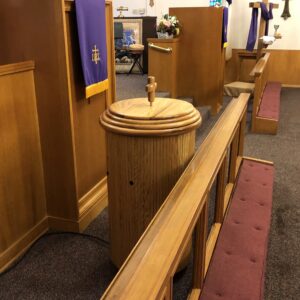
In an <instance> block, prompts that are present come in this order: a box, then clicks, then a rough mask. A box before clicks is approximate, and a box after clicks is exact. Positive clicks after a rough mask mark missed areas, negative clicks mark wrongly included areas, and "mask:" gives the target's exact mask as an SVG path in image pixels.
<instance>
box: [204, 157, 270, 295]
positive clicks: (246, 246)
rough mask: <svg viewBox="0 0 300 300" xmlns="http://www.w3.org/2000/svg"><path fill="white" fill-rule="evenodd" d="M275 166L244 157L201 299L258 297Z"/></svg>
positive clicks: (264, 259)
mask: <svg viewBox="0 0 300 300" xmlns="http://www.w3.org/2000/svg"><path fill="white" fill-rule="evenodd" d="M273 177H274V167H273V166H272V165H268V164H265V163H260V162H257V161H251V160H244V162H243V165H242V167H241V171H240V174H239V178H238V181H237V185H236V189H235V191H234V194H233V198H232V202H231V204H230V207H229V210H228V213H227V216H226V217H225V220H224V223H223V226H222V228H221V232H220V235H219V238H218V241H217V245H216V249H215V251H214V254H213V258H212V260H211V263H210V266H209V269H208V272H207V275H206V279H205V283H204V288H203V290H202V294H201V297H200V299H201V300H217V299H218V300H220V299H223V300H259V299H260V300H261V299H263V292H264V273H265V262H266V257H267V248H268V235H269V230H270V221H271V211H272V193H273Z"/></svg>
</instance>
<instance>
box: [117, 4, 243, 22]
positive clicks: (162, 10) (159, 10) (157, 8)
mask: <svg viewBox="0 0 300 300" xmlns="http://www.w3.org/2000/svg"><path fill="white" fill-rule="evenodd" d="M236 1H241V0H236ZM149 2H150V0H113V4H114V16H117V15H118V12H117V11H116V8H117V7H118V6H127V7H128V8H129V11H128V12H124V16H126V17H127V16H136V15H134V14H133V12H132V11H133V9H139V8H142V9H145V11H146V15H148V16H157V17H158V18H160V17H161V15H162V14H166V13H168V10H169V7H193V6H195V7H197V6H208V5H209V0H185V1H184V0H154V6H153V7H152V8H151V7H150V6H149ZM224 2H226V1H225V0H224Z"/></svg>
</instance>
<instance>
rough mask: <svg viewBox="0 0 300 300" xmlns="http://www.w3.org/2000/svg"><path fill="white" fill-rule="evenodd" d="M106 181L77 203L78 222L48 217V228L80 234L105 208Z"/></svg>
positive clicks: (106, 199) (101, 182) (106, 201)
mask: <svg viewBox="0 0 300 300" xmlns="http://www.w3.org/2000/svg"><path fill="white" fill-rule="evenodd" d="M107 203H108V196H107V179H106V177H105V178H104V179H102V180H101V181H100V182H99V183H98V184H97V185H96V186H95V187H93V188H92V189H91V190H90V191H89V192H88V193H87V194H86V195H84V196H83V197H82V198H81V199H80V200H79V202H78V206H79V216H78V220H71V219H65V218H59V217H54V216H49V217H48V218H49V220H48V222H49V227H50V228H51V229H56V230H63V231H71V232H82V231H83V230H84V229H85V228H86V227H87V226H88V225H89V224H90V223H91V222H92V221H93V220H94V219H95V218H96V217H97V216H98V215H99V214H100V213H101V211H102V210H103V209H104V208H105V207H106V206H107Z"/></svg>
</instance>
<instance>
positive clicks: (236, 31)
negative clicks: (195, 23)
mask: <svg viewBox="0 0 300 300" xmlns="http://www.w3.org/2000/svg"><path fill="white" fill-rule="evenodd" d="M149 2H150V0H113V4H114V15H115V16H117V15H118V12H117V11H116V8H117V7H118V6H121V5H123V6H128V8H129V11H128V12H124V15H125V16H139V15H134V14H133V12H132V11H133V9H145V15H148V16H157V17H158V18H160V17H161V15H162V14H165V13H167V12H168V9H169V7H193V6H195V7H196V6H208V5H209V0H154V7H152V8H151V7H150V6H149ZM223 2H225V3H226V1H225V0H223ZM232 2H233V4H232V5H231V7H230V14H229V15H230V17H229V43H230V46H231V47H232V48H238V49H244V48H245V47H246V43H247V38H248V32H249V27H250V20H251V13H252V10H251V9H250V8H249V2H250V1H249V0H233V1H232ZM273 2H274V3H279V5H280V7H279V9H274V10H273V15H274V20H272V21H270V31H269V34H270V35H273V33H274V27H273V25H274V24H278V25H280V28H279V32H280V33H281V34H282V35H283V39H281V40H277V41H276V42H275V43H274V44H273V45H272V46H270V47H269V49H291V50H300V0H290V12H291V15H292V17H291V18H289V19H288V20H286V21H285V20H284V19H283V18H281V17H280V15H281V13H282V11H283V8H284V1H282V0H274V1H273Z"/></svg>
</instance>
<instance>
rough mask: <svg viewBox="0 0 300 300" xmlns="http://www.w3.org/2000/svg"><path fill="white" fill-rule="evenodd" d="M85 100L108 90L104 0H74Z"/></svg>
mask: <svg viewBox="0 0 300 300" xmlns="http://www.w3.org/2000/svg"><path fill="white" fill-rule="evenodd" d="M75 7H76V19H77V28H78V37H79V47H80V56H81V65H82V71H83V76H84V81H85V85H86V96H87V98H89V97H91V96H93V95H95V94H98V93H101V92H103V91H104V90H106V89H107V88H108V80H107V45H106V19H105V0H75Z"/></svg>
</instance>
